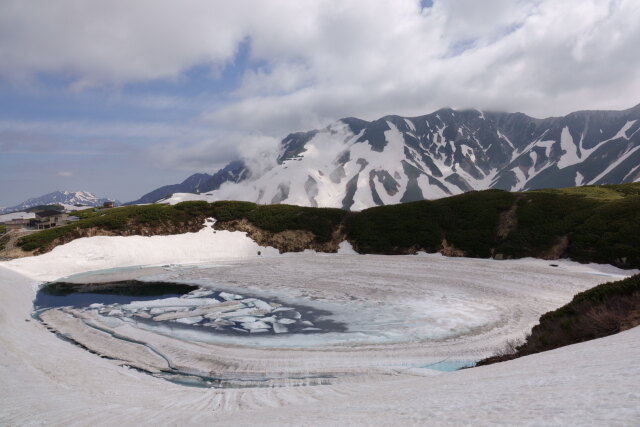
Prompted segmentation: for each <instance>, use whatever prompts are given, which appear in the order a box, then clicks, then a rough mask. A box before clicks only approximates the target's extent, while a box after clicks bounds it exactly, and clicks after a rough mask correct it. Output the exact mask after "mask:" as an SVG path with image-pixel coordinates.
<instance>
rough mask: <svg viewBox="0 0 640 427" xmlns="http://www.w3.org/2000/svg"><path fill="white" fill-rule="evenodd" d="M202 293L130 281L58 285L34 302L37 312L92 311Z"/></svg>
mask: <svg viewBox="0 0 640 427" xmlns="http://www.w3.org/2000/svg"><path fill="white" fill-rule="evenodd" d="M196 289H198V287H197V286H193V285H183V284H179V283H168V282H141V281H138V280H126V281H122V282H110V283H88V284H87V283H68V282H54V283H49V284H46V285H44V286H43V287H42V288H41V289H40V291H39V292H38V294H37V295H36V299H35V301H34V302H33V305H34V307H35V308H36V309H41V308H55V307H67V306H71V307H74V308H84V307H88V306H90V305H91V304H94V303H100V304H105V305H109V304H129V303H131V302H133V301H151V300H155V299H158V297H162V298H171V297H179V296H182V295H185V294H188V293H189V292H191V291H195V290H196Z"/></svg>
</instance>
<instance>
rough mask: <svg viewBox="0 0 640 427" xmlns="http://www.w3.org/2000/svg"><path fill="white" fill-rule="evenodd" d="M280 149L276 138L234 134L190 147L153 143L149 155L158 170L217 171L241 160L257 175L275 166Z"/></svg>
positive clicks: (171, 143) (189, 144)
mask: <svg viewBox="0 0 640 427" xmlns="http://www.w3.org/2000/svg"><path fill="white" fill-rule="evenodd" d="M278 149H279V140H278V139H276V138H273V137H269V136H265V135H259V134H246V133H235V134H233V133H232V134H221V135H217V136H216V137H213V138H208V139H203V140H199V141H197V142H194V143H188V144H185V143H183V142H170V143H165V144H154V145H152V146H150V147H149V148H148V150H147V153H148V156H149V157H150V158H151V159H153V160H154V161H155V162H156V164H157V165H158V166H159V167H168V168H172V169H178V170H183V171H204V172H215V171H216V170H217V169H218V168H220V167H223V166H224V165H225V164H226V163H228V162H230V161H233V160H237V159H239V158H240V159H244V160H245V161H246V162H247V163H248V164H249V166H250V168H251V170H252V171H254V172H256V171H261V170H265V169H266V168H268V167H270V166H272V165H273V164H274V162H275V158H276V154H277V152H278Z"/></svg>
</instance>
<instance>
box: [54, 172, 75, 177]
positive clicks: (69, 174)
mask: <svg viewBox="0 0 640 427" xmlns="http://www.w3.org/2000/svg"><path fill="white" fill-rule="evenodd" d="M57 175H58V176H62V177H69V176H73V172H71V171H59V172H58V173H57Z"/></svg>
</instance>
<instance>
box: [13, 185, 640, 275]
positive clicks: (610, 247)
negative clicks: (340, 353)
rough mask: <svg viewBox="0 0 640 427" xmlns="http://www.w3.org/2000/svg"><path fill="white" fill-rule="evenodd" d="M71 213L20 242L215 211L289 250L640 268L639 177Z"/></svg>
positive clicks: (41, 242)
mask: <svg viewBox="0 0 640 427" xmlns="http://www.w3.org/2000/svg"><path fill="white" fill-rule="evenodd" d="M75 215H77V216H78V217H80V218H81V220H80V221H78V222H76V223H72V224H69V225H66V226H64V227H59V228H54V229H50V230H46V231H41V232H38V233H33V234H31V235H28V236H25V237H23V238H22V239H21V240H20V241H19V245H20V246H21V247H22V248H23V249H24V250H36V251H37V252H38V253H43V252H46V251H49V250H51V249H52V248H53V247H55V246H56V245H59V244H64V243H66V242H69V241H71V240H73V239H75V238H79V237H85V236H89V235H96V234H110V235H132V234H141V235H154V234H176V233H185V232H188V231H197V230H199V229H200V228H201V227H202V223H203V221H204V219H205V218H208V217H214V218H216V219H217V220H218V222H217V223H216V228H219V229H230V230H242V231H248V232H250V235H251V236H252V237H256V238H257V236H260V244H273V245H274V246H275V247H278V248H281V249H283V250H302V249H304V248H308V247H311V246H313V248H314V249H316V250H325V251H335V249H336V248H337V243H336V241H337V242H339V240H337V239H347V240H349V241H350V242H351V243H352V245H353V246H354V248H355V249H356V250H357V251H359V252H360V253H376V254H410V253H415V252H416V251H419V250H424V251H427V252H438V251H439V252H442V253H443V254H445V255H451V256H459V255H464V256H470V257H483V258H486V257H494V258H497V259H506V258H520V257H527V256H531V257H539V258H545V259H557V258H565V257H568V258H571V259H574V260H577V261H581V262H601V263H610V264H614V265H617V266H619V267H623V268H637V267H640V243H639V242H640V183H634V184H622V185H609V186H591V187H575V188H563V189H551V190H536V191H530V192H522V193H509V192H505V191H500V190H487V191H473V192H469V193H465V194H461V195H458V196H452V197H447V198H444V199H439V200H432V201H427V200H423V201H417V202H411V203H405V204H399V205H391V206H379V207H374V208H370V209H366V210H364V211H362V212H346V211H343V210H340V209H325V208H307V207H299V206H291V205H257V204H255V203H249V202H234V201H224V202H214V203H207V202H204V201H195V202H184V203H179V204H177V205H175V206H168V205H146V206H125V207H120V208H114V209H104V210H99V209H87V210H84V211H79V212H76V213H75ZM260 230H262V231H264V232H266V233H262V232H261V231H260ZM284 231H287V232H288V231H304V232H310V233H311V234H312V236H311V237H310V238H309V239H310V240H304V239H303V240H299V241H298V242H297V243H296V245H293V246H292V245H288V244H287V243H286V242H283V239H289V238H291V237H285V236H283V235H280V236H275V234H278V233H281V232H284ZM285 234H286V233H285ZM276 237H277V242H276V240H274V239H276ZM298 237H300V236H298ZM325 243H327V244H326V245H325ZM305 245H306V246H305ZM318 245H320V246H318ZM292 248H293V249H292Z"/></svg>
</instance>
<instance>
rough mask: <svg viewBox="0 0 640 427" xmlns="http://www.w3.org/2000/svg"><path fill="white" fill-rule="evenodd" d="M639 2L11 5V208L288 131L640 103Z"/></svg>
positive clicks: (124, 183)
mask: <svg viewBox="0 0 640 427" xmlns="http://www.w3.org/2000/svg"><path fill="white" fill-rule="evenodd" d="M638 22H640V1H639V0H530V1H529V0H482V1H478V0H433V1H428V0H422V1H421V0H296V1H291V0H234V1H222V0H181V1H180V2H175V1H168V0H137V1H135V2H132V1H130V0H110V1H107V2H105V1H88V0H87V1H83V0H56V1H50V0H0V206H11V205H14V204H17V203H19V202H21V201H23V200H25V199H27V198H29V197H35V196H39V195H42V194H45V193H48V192H51V191H55V190H71V191H90V192H93V193H95V194H96V195H97V196H99V197H109V198H116V199H118V200H120V201H129V200H134V199H137V198H138V197H140V196H141V195H142V194H144V193H146V192H148V191H150V190H153V189H155V188H157V187H159V186H161V185H165V184H172V183H177V182H180V181H182V180H183V179H185V178H186V177H187V176H189V175H190V174H192V173H196V172H207V173H212V172H215V171H216V170H218V169H219V168H221V167H223V166H224V165H225V164H226V163H227V162H229V161H231V160H234V159H237V158H257V159H260V158H269V157H270V156H271V155H272V153H274V152H275V151H276V150H277V147H278V143H279V141H280V140H281V139H282V138H283V137H284V136H286V135H287V134H288V133H290V132H296V131H304V130H311V129H315V128H319V127H323V126H326V125H327V124H329V123H331V122H332V121H335V120H337V119H340V118H342V117H350V116H351V117H359V118H362V119H366V120H374V119H377V118H379V117H382V116H385V115H387V114H398V115H403V116H418V115H423V114H427V113H430V112H432V111H434V110H437V109H439V108H442V107H452V108H477V109H481V110H482V109H484V110H499V111H511V112H515V111H520V112H523V113H526V114H529V115H532V116H534V117H548V116H557V115H564V114H567V113H569V112H572V111H576V110H584V109H626V108H630V107H632V106H634V105H637V104H639V103H640V55H638V54H637V52H638V46H640V25H638Z"/></svg>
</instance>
